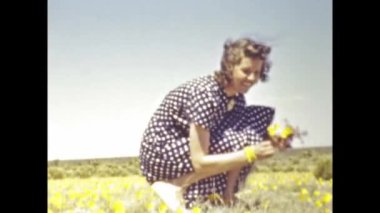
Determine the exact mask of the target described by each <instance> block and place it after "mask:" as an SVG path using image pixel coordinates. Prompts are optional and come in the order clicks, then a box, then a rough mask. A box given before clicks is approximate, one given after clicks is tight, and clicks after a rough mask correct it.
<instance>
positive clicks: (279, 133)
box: [267, 121, 307, 150]
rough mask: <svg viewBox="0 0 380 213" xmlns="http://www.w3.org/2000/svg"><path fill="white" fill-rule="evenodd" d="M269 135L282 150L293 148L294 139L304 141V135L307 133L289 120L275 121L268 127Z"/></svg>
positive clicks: (273, 142) (274, 144)
mask: <svg viewBox="0 0 380 213" xmlns="http://www.w3.org/2000/svg"><path fill="white" fill-rule="evenodd" d="M267 133H268V137H269V139H270V140H271V142H272V145H273V146H274V147H276V148H279V149H280V150H283V149H288V148H292V141H293V139H294V138H298V139H299V140H300V141H301V143H303V139H302V137H303V136H306V135H307V132H306V131H301V130H300V129H299V128H298V126H297V127H294V126H293V125H290V124H289V123H288V122H287V121H285V123H284V124H280V123H273V124H271V125H269V127H268V128H267Z"/></svg>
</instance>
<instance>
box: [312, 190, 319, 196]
mask: <svg viewBox="0 0 380 213" xmlns="http://www.w3.org/2000/svg"><path fill="white" fill-rule="evenodd" d="M313 194H314V196H315V197H318V196H319V195H320V194H321V193H320V192H319V191H318V190H316V191H314V193H313Z"/></svg>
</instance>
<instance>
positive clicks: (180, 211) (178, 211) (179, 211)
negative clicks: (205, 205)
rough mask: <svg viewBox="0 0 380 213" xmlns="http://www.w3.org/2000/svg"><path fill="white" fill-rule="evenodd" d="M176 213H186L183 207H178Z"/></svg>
mask: <svg viewBox="0 0 380 213" xmlns="http://www.w3.org/2000/svg"><path fill="white" fill-rule="evenodd" d="M176 213H184V212H183V210H182V208H178V209H177V211H176Z"/></svg>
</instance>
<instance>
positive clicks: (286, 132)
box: [280, 126, 293, 139]
mask: <svg viewBox="0 0 380 213" xmlns="http://www.w3.org/2000/svg"><path fill="white" fill-rule="evenodd" d="M291 134H293V129H292V128H291V127H289V126H287V127H285V129H284V130H282V132H281V135H280V136H281V138H283V139H286V138H287V137H288V136H289V135H291Z"/></svg>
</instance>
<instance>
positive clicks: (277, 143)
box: [270, 135, 293, 151]
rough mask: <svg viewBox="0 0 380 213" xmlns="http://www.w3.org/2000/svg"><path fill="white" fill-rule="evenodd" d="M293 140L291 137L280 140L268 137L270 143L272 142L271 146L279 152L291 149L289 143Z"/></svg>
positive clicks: (276, 137)
mask: <svg viewBox="0 0 380 213" xmlns="http://www.w3.org/2000/svg"><path fill="white" fill-rule="evenodd" d="M292 140H293V136H292V135H291V136H290V137H287V138H282V137H279V136H273V137H270V141H271V142H272V146H273V147H275V148H276V149H278V150H279V151H283V150H285V149H288V148H291V142H292Z"/></svg>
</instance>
